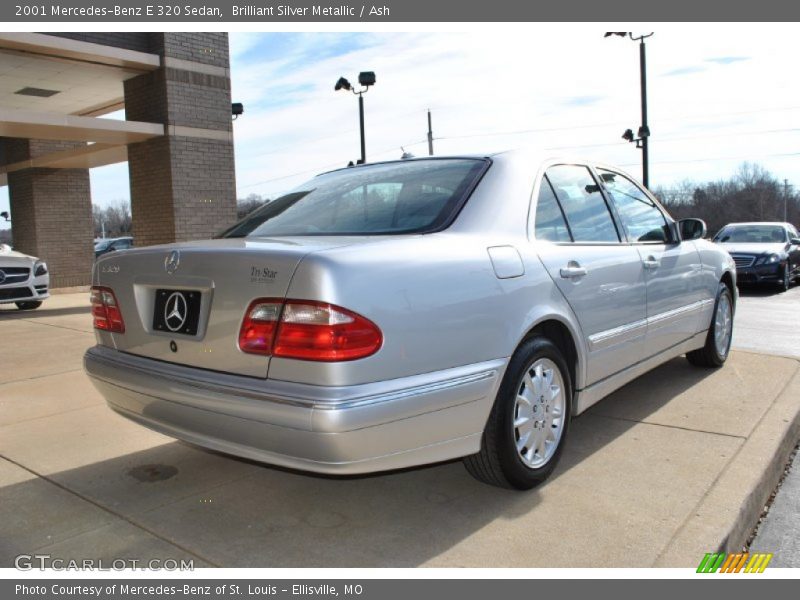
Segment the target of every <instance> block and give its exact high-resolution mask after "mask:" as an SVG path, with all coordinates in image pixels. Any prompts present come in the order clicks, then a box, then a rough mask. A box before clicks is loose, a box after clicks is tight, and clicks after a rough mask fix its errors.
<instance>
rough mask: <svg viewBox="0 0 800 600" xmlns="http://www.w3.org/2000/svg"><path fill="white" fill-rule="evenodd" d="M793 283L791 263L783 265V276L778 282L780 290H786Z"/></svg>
mask: <svg viewBox="0 0 800 600" xmlns="http://www.w3.org/2000/svg"><path fill="white" fill-rule="evenodd" d="M791 285H792V278H791V277H790V276H789V265H786V266H785V267H783V276H782V277H781V280H780V281H779V282H778V291H779V292H785V291H787V290H788V289H789V286H791Z"/></svg>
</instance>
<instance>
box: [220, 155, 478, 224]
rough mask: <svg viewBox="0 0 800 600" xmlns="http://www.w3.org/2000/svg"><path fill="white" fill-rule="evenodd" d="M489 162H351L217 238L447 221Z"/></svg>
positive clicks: (458, 160)
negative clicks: (353, 164) (362, 163)
mask: <svg viewBox="0 0 800 600" xmlns="http://www.w3.org/2000/svg"><path fill="white" fill-rule="evenodd" d="M487 166H488V161H486V160H481V159H461V158H459V159H431V160H417V161H407V162H398V163H386V164H379V165H369V166H364V167H354V168H351V169H343V170H341V171H334V172H332V173H326V174H324V175H320V176H318V177H315V178H314V179H312V180H311V181H308V182H306V183H304V184H303V185H301V186H299V187H297V188H295V189H294V190H293V191H291V192H289V193H288V194H286V195H284V196H281V197H280V198H277V199H276V200H273V201H272V202H269V203H268V204H266V205H264V206H262V207H261V208H259V209H258V210H256V211H254V212H253V213H251V214H249V215H248V216H247V217H245V218H244V219H243V220H242V221H240V222H239V223H237V224H236V225H234V226H233V227H231V228H230V229H228V230H227V231H225V232H223V233H222V234H220V237H275V236H289V235H386V234H402V233H424V232H428V231H435V230H437V229H440V228H442V227H445V226H447V225H449V223H450V221H451V220H452V219H453V218H454V217H455V215H456V214H457V213H458V211H459V210H460V209H461V206H462V205H463V204H464V202H465V201H466V199H467V196H468V195H469V192H470V191H471V190H472V188H473V187H474V185H475V183H476V182H477V180H478V178H479V177H480V175H481V174H482V173H483V172H484V170H485V169H486V167H487Z"/></svg>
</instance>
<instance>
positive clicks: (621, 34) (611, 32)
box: [603, 31, 628, 37]
mask: <svg viewBox="0 0 800 600" xmlns="http://www.w3.org/2000/svg"><path fill="white" fill-rule="evenodd" d="M612 35H618V36H619V37H628V32H627V31H606V34H605V35H604V36H603V37H611V36H612Z"/></svg>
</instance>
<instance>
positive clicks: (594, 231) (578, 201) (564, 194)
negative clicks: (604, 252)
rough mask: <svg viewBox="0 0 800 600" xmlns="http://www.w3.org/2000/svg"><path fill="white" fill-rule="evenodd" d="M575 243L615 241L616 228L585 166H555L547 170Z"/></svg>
mask: <svg viewBox="0 0 800 600" xmlns="http://www.w3.org/2000/svg"><path fill="white" fill-rule="evenodd" d="M547 178H548V180H549V181H550V183H551V185H552V186H553V191H554V192H555V195H556V197H557V198H558V201H559V202H560V203H561V208H563V209H564V214H565V215H566V217H567V223H569V229H570V231H571V232H572V238H573V240H574V241H576V242H619V235H618V234H617V228H616V226H615V225H614V220H613V218H612V217H611V212H610V211H609V210H608V205H607V204H606V201H605V198H603V194H602V193H601V192H600V186H599V185H598V184H597V182H596V181H595V180H594V177H593V176H592V174H591V172H590V171H589V169H588V168H587V167H583V166H578V165H557V166H555V167H550V168H549V169H547Z"/></svg>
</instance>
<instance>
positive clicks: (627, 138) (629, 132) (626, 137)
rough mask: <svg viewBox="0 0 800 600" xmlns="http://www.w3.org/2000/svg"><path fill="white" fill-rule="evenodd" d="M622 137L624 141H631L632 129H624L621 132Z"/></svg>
mask: <svg viewBox="0 0 800 600" xmlns="http://www.w3.org/2000/svg"><path fill="white" fill-rule="evenodd" d="M622 139H623V140H625V141H626V142H632V141H633V130H632V129H626V130H625V133H623V134H622Z"/></svg>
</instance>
